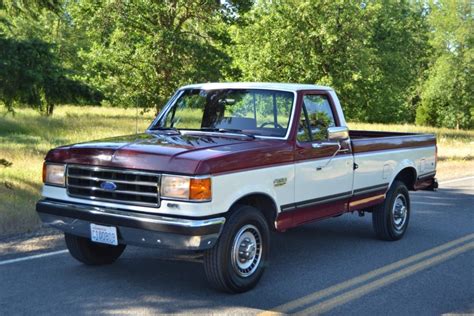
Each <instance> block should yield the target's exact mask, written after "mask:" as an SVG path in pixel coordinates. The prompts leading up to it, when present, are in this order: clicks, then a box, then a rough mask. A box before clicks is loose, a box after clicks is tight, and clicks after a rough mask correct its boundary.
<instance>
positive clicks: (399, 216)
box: [392, 194, 408, 231]
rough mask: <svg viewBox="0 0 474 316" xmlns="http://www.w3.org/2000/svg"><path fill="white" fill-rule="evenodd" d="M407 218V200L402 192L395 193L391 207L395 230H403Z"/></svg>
mask: <svg viewBox="0 0 474 316" xmlns="http://www.w3.org/2000/svg"><path fill="white" fill-rule="evenodd" d="M407 218H408V205H407V200H406V198H405V196H404V195H403V194H399V195H397V197H396V198H395V201H394V203H393V207H392V219H393V227H394V228H395V230H397V231H401V230H403V227H404V225H405V223H406V221H407Z"/></svg>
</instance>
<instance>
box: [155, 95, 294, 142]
mask: <svg viewBox="0 0 474 316" xmlns="http://www.w3.org/2000/svg"><path fill="white" fill-rule="evenodd" d="M293 98H294V95H293V93H291V92H284V91H273V90H253V89H221V90H201V89H187V90H184V91H183V93H182V94H181V95H180V96H179V98H178V99H176V101H175V102H174V103H173V104H172V105H171V107H169V108H168V109H167V111H166V113H165V114H164V115H163V116H162V117H161V119H160V120H159V121H158V122H157V123H156V124H155V126H153V127H152V128H151V129H178V130H204V131H217V132H243V133H247V134H252V135H261V136H276V137H284V136H285V135H286V131H287V129H288V125H289V121H290V114H291V110H292V107H293Z"/></svg>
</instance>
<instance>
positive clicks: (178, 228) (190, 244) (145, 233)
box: [36, 199, 225, 250]
mask: <svg viewBox="0 0 474 316" xmlns="http://www.w3.org/2000/svg"><path fill="white" fill-rule="evenodd" d="M36 211H37V212H38V214H39V216H40V218H41V220H42V221H43V223H45V224H47V225H49V226H52V227H54V228H57V229H60V230H62V231H64V232H67V233H70V234H73V235H77V236H81V237H86V238H90V224H92V223H94V224H101V225H106V226H115V227H116V228H117V234H118V239H119V243H121V244H130V245H136V246H147V247H157V248H168V249H179V250H204V249H209V248H211V247H213V246H214V244H215V243H216V241H217V239H218V238H219V235H220V233H221V231H222V228H223V226H224V222H225V218H224V217H218V218H212V219H203V220H201V219H197V220H194V219H184V218H174V217H165V216H159V215H150V214H142V213H137V212H129V211H123V210H118V209H110V208H103V207H97V206H92V205H86V204H77V203H68V202H64V201H57V200H51V199H44V200H41V201H39V202H38V203H37V204H36Z"/></svg>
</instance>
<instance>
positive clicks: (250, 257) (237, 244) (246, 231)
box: [231, 224, 262, 278]
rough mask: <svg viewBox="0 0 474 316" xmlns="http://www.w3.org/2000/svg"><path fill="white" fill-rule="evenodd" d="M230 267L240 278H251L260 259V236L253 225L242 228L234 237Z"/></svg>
mask: <svg viewBox="0 0 474 316" xmlns="http://www.w3.org/2000/svg"><path fill="white" fill-rule="evenodd" d="M231 256H232V258H231V261H232V267H233V268H234V270H235V271H236V272H237V274H238V275H239V276H241V277H244V278H245V277H248V276H251V275H252V274H253V273H254V272H255V271H256V270H257V268H258V265H259V263H260V259H261V258H262V236H261V234H260V231H259V230H258V228H257V227H255V226H254V225H250V224H249V225H245V226H243V227H242V228H241V229H240V230H239V231H238V232H237V234H236V235H235V238H234V242H233V245H232V252H231Z"/></svg>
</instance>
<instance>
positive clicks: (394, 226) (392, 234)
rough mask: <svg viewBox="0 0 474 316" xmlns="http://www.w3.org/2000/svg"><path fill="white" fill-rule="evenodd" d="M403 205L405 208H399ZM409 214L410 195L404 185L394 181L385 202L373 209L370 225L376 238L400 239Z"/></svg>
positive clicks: (406, 225)
mask: <svg viewBox="0 0 474 316" xmlns="http://www.w3.org/2000/svg"><path fill="white" fill-rule="evenodd" d="M395 204H396V205H395ZM403 204H404V207H405V208H403V207H401V206H402V205H403ZM410 212H411V206H410V195H409V193H408V189H407V187H406V185H405V184H404V183H403V182H401V181H394V182H393V184H392V186H391V187H390V190H388V192H387V196H386V198H385V201H384V202H383V203H381V204H379V205H377V206H375V207H374V208H373V212H372V224H373V227H374V230H375V234H376V235H377V237H378V238H379V239H382V240H389V241H394V240H399V239H401V238H402V237H403V235H405V232H406V230H407V227H408V222H409V220H410ZM395 213H396V214H395Z"/></svg>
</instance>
